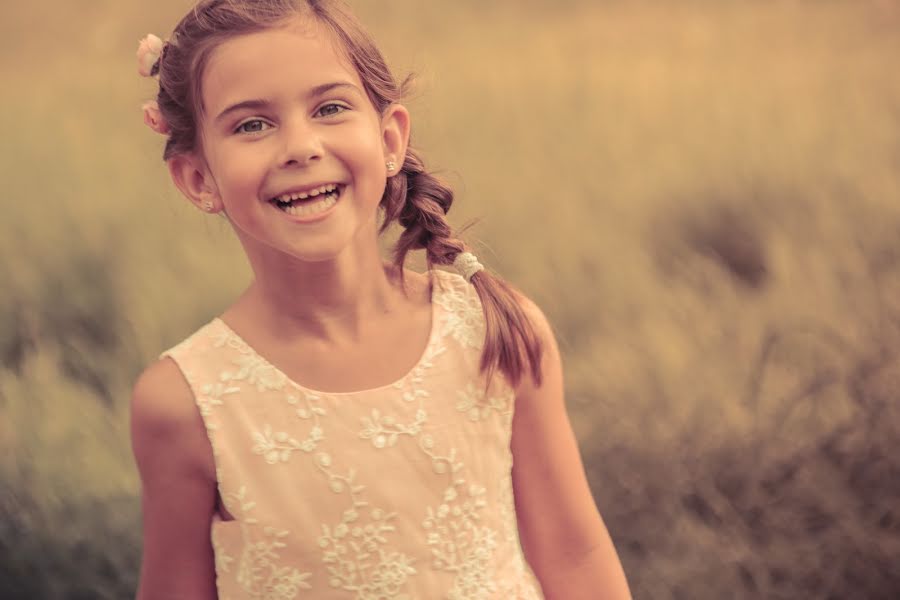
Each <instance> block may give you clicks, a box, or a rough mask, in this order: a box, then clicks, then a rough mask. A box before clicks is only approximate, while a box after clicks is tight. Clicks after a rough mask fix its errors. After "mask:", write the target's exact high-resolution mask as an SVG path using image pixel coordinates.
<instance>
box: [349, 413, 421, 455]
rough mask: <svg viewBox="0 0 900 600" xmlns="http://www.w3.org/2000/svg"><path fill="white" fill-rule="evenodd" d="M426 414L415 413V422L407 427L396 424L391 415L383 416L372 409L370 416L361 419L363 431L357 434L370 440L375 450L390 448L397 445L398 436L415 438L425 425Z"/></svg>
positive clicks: (394, 418)
mask: <svg viewBox="0 0 900 600" xmlns="http://www.w3.org/2000/svg"><path fill="white" fill-rule="evenodd" d="M427 416H428V415H427V413H426V412H425V410H424V409H421V408H420V409H419V410H417V411H416V417H415V420H414V421H413V422H412V423H410V424H409V425H404V424H403V423H397V419H396V417H394V416H392V415H384V416H382V415H381V413H380V412H379V411H378V409H377V408H373V409H372V416H371V418H369V417H363V418H362V422H363V426H364V427H363V430H362V431H360V432H359V437H361V438H363V439H365V440H368V439H371V440H372V445H373V446H375V447H376V448H384V447H385V446H387V447H392V446H394V445H395V444H396V443H397V436H398V435H410V436H416V435H418V434H419V432H420V431H422V425H424V424H425V421H426V419H427Z"/></svg>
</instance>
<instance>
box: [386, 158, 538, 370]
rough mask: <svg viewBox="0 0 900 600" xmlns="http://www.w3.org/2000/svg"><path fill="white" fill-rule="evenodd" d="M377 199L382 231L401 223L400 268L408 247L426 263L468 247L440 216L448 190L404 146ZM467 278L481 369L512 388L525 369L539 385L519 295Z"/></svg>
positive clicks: (494, 280)
mask: <svg viewBox="0 0 900 600" xmlns="http://www.w3.org/2000/svg"><path fill="white" fill-rule="evenodd" d="M382 204H383V206H384V209H385V218H384V222H383V224H382V225H381V232H383V231H384V230H385V229H386V228H387V227H388V226H389V225H390V224H391V223H392V222H393V221H394V220H396V221H397V222H399V223H400V225H401V226H402V227H403V228H404V231H403V233H402V234H401V235H400V237H399V239H398V240H397V243H396V245H395V246H394V266H395V267H396V268H397V270H398V271H399V272H400V273H401V280H402V273H403V264H404V262H405V260H406V255H407V254H408V253H409V251H410V250H419V249H424V250H425V260H426V263H427V265H428V268H429V269H431V268H432V267H433V266H434V265H452V264H453V263H454V261H455V260H456V257H457V256H459V255H460V254H462V253H463V252H466V251H467V247H466V244H465V243H464V242H463V241H462V240H461V239H458V238H457V237H455V236H454V234H453V230H452V229H451V228H450V225H449V224H448V223H447V220H446V219H445V215H446V214H447V212H448V211H449V210H450V206H451V205H452V204H453V191H452V190H451V189H450V187H448V186H447V185H446V184H445V183H443V182H442V181H441V180H440V179H438V178H437V177H436V176H434V175H432V174H431V173H428V172H427V171H426V170H425V166H424V164H423V162H422V160H421V159H420V158H419V155H418V153H417V152H416V151H415V150H413V149H412V148H408V149H407V153H406V157H405V160H404V163H403V167H402V168H401V169H400V172H399V173H398V174H397V175H395V176H393V177H391V178H389V179H388V184H387V189H386V190H385V194H384V198H383V200H382ZM470 281H471V283H472V285H473V286H474V287H475V291H476V292H477V293H478V297H479V298H480V299H481V305H482V307H483V310H484V321H485V340H484V349H483V351H482V354H481V364H480V368H481V371H482V372H486V373H487V381H488V382H490V381H491V379H492V378H493V375H494V372H495V370H496V369H499V370H500V371H501V372H502V373H503V374H504V375H505V376H506V378H507V379H508V380H509V382H510V383H511V384H512V385H513V386H514V387H515V386H517V385H518V384H519V382H520V381H521V379H522V377H523V375H524V374H525V373H526V371H528V372H530V374H531V376H532V378H533V379H534V381H535V383H536V384H537V385H540V384H541V368H540V365H541V355H542V350H543V349H542V347H541V341H540V338H539V337H538V335H537V333H536V332H535V328H534V325H533V323H532V322H531V320H530V319H529V318H528V316H527V315H526V314H525V311H524V310H523V308H522V304H521V302H520V300H519V297H520V294H519V292H517V291H516V290H515V289H514V288H513V287H512V286H511V285H509V284H508V283H506V282H505V281H504V280H503V279H501V278H499V277H496V276H494V275H492V274H490V273H488V272H487V270H480V271H478V272H477V273H474V274H473V275H472V276H471V278H470Z"/></svg>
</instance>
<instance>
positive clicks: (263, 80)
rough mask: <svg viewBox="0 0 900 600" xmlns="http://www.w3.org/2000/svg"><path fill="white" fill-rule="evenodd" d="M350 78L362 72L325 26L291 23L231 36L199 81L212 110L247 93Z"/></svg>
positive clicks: (267, 93)
mask: <svg viewBox="0 0 900 600" xmlns="http://www.w3.org/2000/svg"><path fill="white" fill-rule="evenodd" d="M335 81H350V82H351V83H353V84H354V85H357V86H358V87H359V88H360V89H362V82H361V81H360V79H359V74H358V73H357V72H356V70H355V69H354V68H353V66H352V64H351V63H350V61H349V60H348V59H347V57H346V56H345V54H344V53H343V52H342V51H341V48H340V44H339V42H337V41H336V40H335V39H334V36H333V35H330V34H329V33H328V32H327V31H326V30H325V28H324V27H322V26H317V25H314V24H313V25H304V26H300V25H291V26H285V27H279V28H275V29H267V30H265V31H261V32H256V33H250V34H246V35H241V36H237V37H234V38H231V39H229V40H227V41H225V42H223V43H222V44H220V45H219V46H218V47H217V48H216V49H215V50H213V51H212V54H211V55H210V58H209V61H208V63H207V65H206V68H205V69H204V72H203V75H202V81H201V90H202V93H203V105H204V106H205V108H206V112H207V113H208V114H210V115H212V116H215V115H216V114H218V112H217V111H219V110H221V109H222V108H223V107H225V106H228V105H231V104H233V103H236V102H241V101H244V100H247V99H256V98H263V97H267V98H271V97H276V96H281V95H285V94H288V95H291V96H296V95H297V94H301V95H302V94H303V93H304V92H306V91H308V90H311V89H313V88H315V87H316V86H319V85H322V84H325V83H331V82H335Z"/></svg>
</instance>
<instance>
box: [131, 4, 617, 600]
mask: <svg viewBox="0 0 900 600" xmlns="http://www.w3.org/2000/svg"><path fill="white" fill-rule="evenodd" d="M138 59H139V70H140V72H141V74H143V75H147V76H158V77H159V93H158V96H157V99H156V101H154V102H150V103H147V104H146V105H145V106H144V117H145V121H146V122H147V124H148V125H149V126H150V127H151V128H152V129H154V130H155V131H156V132H158V133H161V134H165V135H166V136H167V137H166V146H165V152H164V155H163V158H164V159H165V161H166V163H167V165H168V168H169V171H170V173H171V176H172V179H173V181H174V183H175V185H176V186H177V187H178V189H179V190H180V191H181V192H182V193H183V194H184V195H185V196H186V197H187V198H188V199H189V200H190V201H191V202H192V203H193V204H194V205H196V206H197V207H198V208H199V209H200V210H203V211H205V212H207V213H209V214H214V213H220V214H222V215H224V216H225V217H226V218H227V220H228V222H229V224H230V225H231V226H232V227H233V229H234V232H235V233H236V234H237V236H238V238H239V240H240V242H241V244H242V245H243V248H244V250H245V251H246V253H247V258H248V260H249V261H250V265H251V267H252V269H253V273H254V278H253V281H252V282H251V283H250V285H249V287H248V288H247V289H246V291H245V292H244V293H243V294H242V295H241V296H240V297H238V298H237V299H236V300H235V301H234V303H233V304H231V306H229V307H228V308H227V309H226V310H225V311H224V312H223V313H222V314H221V315H220V316H218V317H215V318H213V319H212V320H211V321H210V322H208V323H207V324H205V325H204V326H202V327H201V328H200V329H199V330H197V331H196V332H194V333H193V334H192V335H191V336H190V337H188V338H187V339H186V340H184V341H183V342H181V343H180V344H178V345H176V346H175V347H173V348H171V349H170V350H168V351H166V352H164V353H163V354H162V355H161V357H160V360H159V361H157V362H156V363H154V364H152V365H150V366H149V367H148V368H147V369H146V370H145V371H144V372H143V373H142V374H141V375H140V377H139V378H138V380H137V382H136V383H135V386H134V390H133V395H132V438H133V449H134V454H135V457H136V461H137V465H138V468H139V470H140V474H141V479H142V483H143V519H144V553H143V562H142V568H141V578H140V586H139V589H138V593H137V597H138V598H139V599H141V600H162V599H175V598H179V599H190V600H202V599H206V598H217V597H218V598H220V599H222V600H224V599H231V600H234V599H242V598H253V599H266V600H270V599H271V600H276V599H277V600H287V599H290V598H316V599H326V598H335V599H339V598H340V599H350V598H353V599H359V600H362V599H366V600H369V599H371V600H375V599H378V600H381V599H401V598H404V599H414V598H415V599H437V598H447V599H482V598H484V599H487V598H491V599H493V598H497V599H503V600H508V599H522V598H541V597H546V598H561V599H566V600H572V599H579V598H609V599H619V598H628V597H629V591H628V587H627V584H626V581H625V577H624V574H623V572H622V568H621V565H620V562H619V559H618V557H617V556H616V552H615V550H614V548H613V545H612V543H611V541H610V538H609V535H608V533H607V531H606V528H605V526H604V525H603V522H602V520H601V518H600V515H599V514H598V512H597V510H596V507H595V504H594V501H593V499H592V497H591V493H590V490H589V488H588V485H587V482H586V479H585V475H584V469H583V466H582V463H581V458H580V456H579V453H578V447H577V445H576V441H575V438H574V436H573V434H572V430H571V427H570V424H569V421H568V417H567V415H566V411H565V403H564V399H563V383H562V373H561V367H560V358H559V352H558V349H557V345H556V342H555V340H554V338H553V334H552V333H551V328H550V326H549V325H548V323H547V321H546V319H545V317H544V315H543V314H542V313H541V311H540V310H539V309H538V308H537V307H536V306H535V305H534V304H533V303H532V302H530V301H529V300H528V299H526V298H525V297H523V296H522V295H521V294H520V293H518V292H516V291H514V290H513V289H512V288H511V287H510V286H509V285H507V284H505V283H504V282H503V281H501V280H500V279H499V278H497V277H496V276H494V275H492V274H490V273H489V272H488V271H486V270H485V269H484V268H483V267H482V265H481V264H480V263H479V262H478V260H477V259H476V258H475V257H474V256H473V255H472V254H471V253H470V252H467V251H466V246H465V245H464V244H463V242H462V241H461V240H459V239H457V238H456V237H454V236H453V233H452V232H451V230H450V227H449V226H448V224H447V222H446V221H445V214H446V213H447V211H448V210H449V208H450V205H451V203H452V200H453V193H452V192H451V190H450V189H448V188H447V187H446V186H445V185H443V184H442V183H441V182H440V181H438V180H437V179H436V178H435V177H434V176H432V175H430V174H429V173H428V172H427V170H426V169H425V167H424V165H423V162H422V160H421V158H420V157H419V155H418V154H417V153H416V152H415V150H413V149H412V148H411V147H410V146H409V134H410V117H409V113H408V111H407V109H406V108H404V106H403V105H402V104H401V103H400V100H401V97H402V87H401V86H399V85H398V84H397V82H396V81H395V79H394V77H393V76H392V75H391V73H390V71H389V70H388V68H387V66H386V65H385V61H384V59H383V58H382V56H381V54H380V53H379V52H378V50H377V49H376V48H375V46H374V44H373V41H372V40H371V38H370V37H369V35H368V34H367V33H365V32H364V31H363V29H362V28H361V27H360V25H359V24H358V22H357V21H356V20H355V19H354V18H353V17H352V16H351V15H350V14H349V13H348V12H347V10H346V9H345V8H344V7H343V6H342V5H339V4H337V3H336V2H332V1H328V0H308V1H302V0H203V1H202V2H200V3H199V4H198V5H196V6H195V7H194V8H193V9H192V10H191V11H190V12H189V13H188V14H187V15H186V16H185V17H184V18H183V19H182V20H181V22H180V23H179V24H178V26H177V27H176V28H175V31H174V32H173V34H172V35H171V37H170V38H169V40H168V41H167V42H165V43H163V42H162V41H161V40H160V39H159V38H156V37H155V36H148V37H147V38H145V40H143V41H142V43H141V46H140V48H139V51H138ZM379 221H380V224H379ZM394 222H397V223H399V225H400V226H401V227H402V228H404V231H403V234H402V235H401V237H400V238H399V241H398V242H397V245H396V248H395V249H394V260H393V262H392V263H385V262H384V261H383V260H382V258H381V256H380V254H379V250H378V235H379V234H380V233H381V232H382V231H384V230H385V229H386V228H387V227H388V226H389V225H391V224H392V223H394ZM416 249H424V250H425V252H426V257H427V263H428V271H427V273H425V274H419V273H416V272H413V271H410V270H406V269H405V268H404V261H405V257H406V255H407V253H408V252H409V251H410V250H416ZM210 259H211V260H214V259H215V257H210ZM435 265H444V266H447V267H451V268H452V271H451V270H437V269H434V268H433V267H434V266H435ZM526 561H527V562H526Z"/></svg>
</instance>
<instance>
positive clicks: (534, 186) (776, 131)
mask: <svg viewBox="0 0 900 600" xmlns="http://www.w3.org/2000/svg"><path fill="white" fill-rule="evenodd" d="M352 4H353V6H354V7H355V8H356V9H357V11H358V13H359V15H360V16H361V18H362V19H363V21H364V22H365V23H366V24H367V25H369V27H370V28H371V30H372V31H373V32H374V34H375V35H376V37H377V39H378V40H379V41H380V43H381V45H382V49H383V51H384V52H385V54H386V56H387V57H388V59H389V61H390V62H391V64H392V65H393V66H394V67H395V71H396V73H397V75H399V76H403V75H405V74H406V73H408V72H410V71H412V72H415V73H417V74H418V86H417V88H416V91H415V93H414V94H413V95H412V96H411V97H410V99H409V102H408V104H409V106H410V107H411V109H412V113H413V143H414V144H415V145H417V146H418V147H419V148H420V149H422V151H423V152H424V155H425V157H426V158H427V159H428V160H429V161H430V165H431V166H432V167H433V168H434V169H436V170H438V171H439V172H440V173H442V174H443V175H444V177H445V178H446V179H448V180H449V181H450V182H451V183H452V184H453V185H454V186H455V188H456V190H457V200H456V203H455V204H454V207H453V210H452V211H451V213H450V217H451V221H452V222H453V224H454V225H456V226H462V225H464V224H466V223H468V222H469V221H471V220H473V219H478V220H479V221H478V224H477V225H476V226H474V227H473V228H471V229H469V230H468V231H467V233H466V237H467V239H468V240H469V241H470V242H471V243H472V244H474V246H475V248H476V251H477V252H478V253H479V256H480V257H481V258H482V261H483V262H485V263H486V264H488V265H489V266H490V267H492V268H493V269H494V270H496V271H497V272H499V273H501V274H502V275H504V276H506V277H508V278H509V279H510V280H511V281H512V282H513V283H515V284H516V285H518V286H519V287H520V288H522V289H523V290H524V291H525V292H526V293H527V294H529V295H530V296H531V297H532V298H534V299H535V300H536V301H537V303H538V304H539V305H540V306H541V307H543V309H544V310H545V312H546V313H547V315H548V316H549V317H550V319H551V321H552V322H553V324H554V326H555V327H556V330H557V335H558V338H559V342H560V346H561V349H562V352H563V359H564V365H565V369H566V379H567V402H568V406H569V410H570V413H571V416H572V420H573V424H574V426H575V428H576V433H577V435H578V438H579V441H580V444H581V449H582V452H583V455H584V459H585V464H586V468H587V472H588V476H589V480H590V483H591V486H592V488H593V491H594V495H595V498H596V500H597V504H598V506H599V508H600V511H601V513H602V514H603V516H604V519H605V521H606V523H607V526H608V527H609V530H610V533H611V535H612V537H613V540H614V542H615V544H616V547H617V549H618V551H619V553H620V556H621V558H622V561H623V564H624V567H625V571H626V573H627V575H628V578H629V581H630V584H631V586H632V590H633V593H634V596H635V598H648V599H657V598H658V599H674V598H686V599H707V598H710V599H718V598H785V599H787V598H790V599H797V598H822V599H841V600H843V599H856V598H860V599H881V598H884V599H896V598H900V452H898V449H900V444H898V442H900V408H898V402H897V400H898V389H900V356H898V353H900V77H898V76H897V70H896V65H897V57H898V56H900V3H897V2H892V1H890V0H882V1H874V0H856V1H851V0H829V1H812V0H809V1H801V0H795V1H786V0H785V1H776V0H770V1H750V0H706V1H703V0H677V1H676V0H669V1H664V0H657V1H649V0H648V1H643V2H639V1H635V2H625V1H604V2H601V1H594V2H591V1H587V0H584V1H579V0H565V1H560V0H557V1H553V2H551V1H549V0H527V1H524V0H519V1H515V2H514V1H512V0H491V2H475V1H473V0H456V1H454V2H441V1H436V0H431V1H428V2H424V1H421V0H418V1H417V0H392V1H384V0H357V1H356V2H353V3H352ZM189 5H190V2H188V1H185V0H155V1H154V2H138V1H137V0H115V1H113V0H85V1H82V2H77V3H76V2H50V3H46V2H44V3H7V5H6V6H5V7H4V19H3V20H2V22H0V32H2V35H0V50H2V52H0V77H2V81H3V85H2V92H0V102H2V104H0V108H2V110H0V128H2V131H3V134H4V135H3V138H4V139H3V142H2V145H0V152H2V160H0V180H2V183H3V191H2V205H3V216H2V218H0V282H2V283H0V285H2V290H3V291H2V294H0V358H2V365H0V596H2V597H3V598H4V599H19V598H28V599H43V598H47V599H57V598H60V599H63V598H64V599H82V598H84V599H87V598H101V599H107V598H108V599H113V598H116V599H118V598H127V597H132V596H133V593H134V589H135V586H136V582H137V575H138V566H139V560H140V543H141V533H140V502H139V487H138V477H137V472H136V469H135V466H134V463H133V459H132V455H131V449H130V442H129V433H128V400H129V395H130V390H131V386H132V384H133V383H134V380H135V378H136V376H137V374H138V373H139V372H140V371H141V370H142V369H143V368H144V367H145V366H146V365H147V364H149V363H150V362H152V361H153V360H154V359H155V358H156V356H157V355H158V353H159V352H160V351H162V350H163V349H166V348H168V347H170V346H172V345H174V344H175V343H176V342H178V341H180V340H181V339H183V338H184V337H185V336H186V335H187V334H188V333H190V332H192V331H194V330H195V329H196V328H197V327H199V326H200V325H201V324H203V323H205V322H207V321H208V320H209V319H210V318H212V317H213V316H215V315H216V314H218V313H219V312H221V311H222V310H223V309H224V308H225V307H226V306H227V305H228V304H229V303H230V301H231V300H232V299H233V298H234V297H235V296H236V295H237V294H238V293H239V292H240V291H241V290H242V289H243V288H244V286H245V285H246V284H247V282H248V281H249V277H250V271H249V268H248V266H247V263H246V260H245V259H244V257H243V254H242V252H241V249H240V246H239V244H238V243H237V242H236V240H235V239H234V236H233V234H232V232H231V231H230V228H229V227H228V225H227V223H226V222H225V221H223V220H221V219H215V218H210V217H208V216H204V215H202V214H200V213H199V211H196V210H194V209H192V208H191V207H190V206H189V205H188V203H187V202H185V201H184V200H183V199H182V198H181V197H180V196H179V195H178V194H177V192H176V191H175V189H174V187H173V186H172V184H171V183H170V180H169V178H168V174H167V172H166V170H165V167H164V164H163V163H162V161H161V154H162V145H163V140H162V138H160V137H159V136H156V135H155V134H153V133H152V132H151V131H150V130H149V129H147V128H146V127H145V126H144V125H143V123H142V120H141V112H140V105H141V103H142V102H143V101H144V100H146V99H149V98H151V97H153V96H154V94H155V89H154V86H155V82H153V81H151V80H149V79H141V78H139V77H138V76H137V74H136V66H135V65H136V63H135V58H134V53H135V50H136V48H137V42H138V40H139V39H140V38H141V37H143V36H144V35H145V34H146V33H148V32H154V33H156V34H158V35H160V36H161V37H166V36H167V35H168V34H169V33H170V31H171V28H172V27H173V26H174V24H175V23H176V21H177V20H178V18H180V16H181V15H182V13H183V12H184V11H185V10H186V9H187V8H188V6H189ZM891 57H893V58H891ZM892 64H893V65H894V66H893V67H891V65H892Z"/></svg>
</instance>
